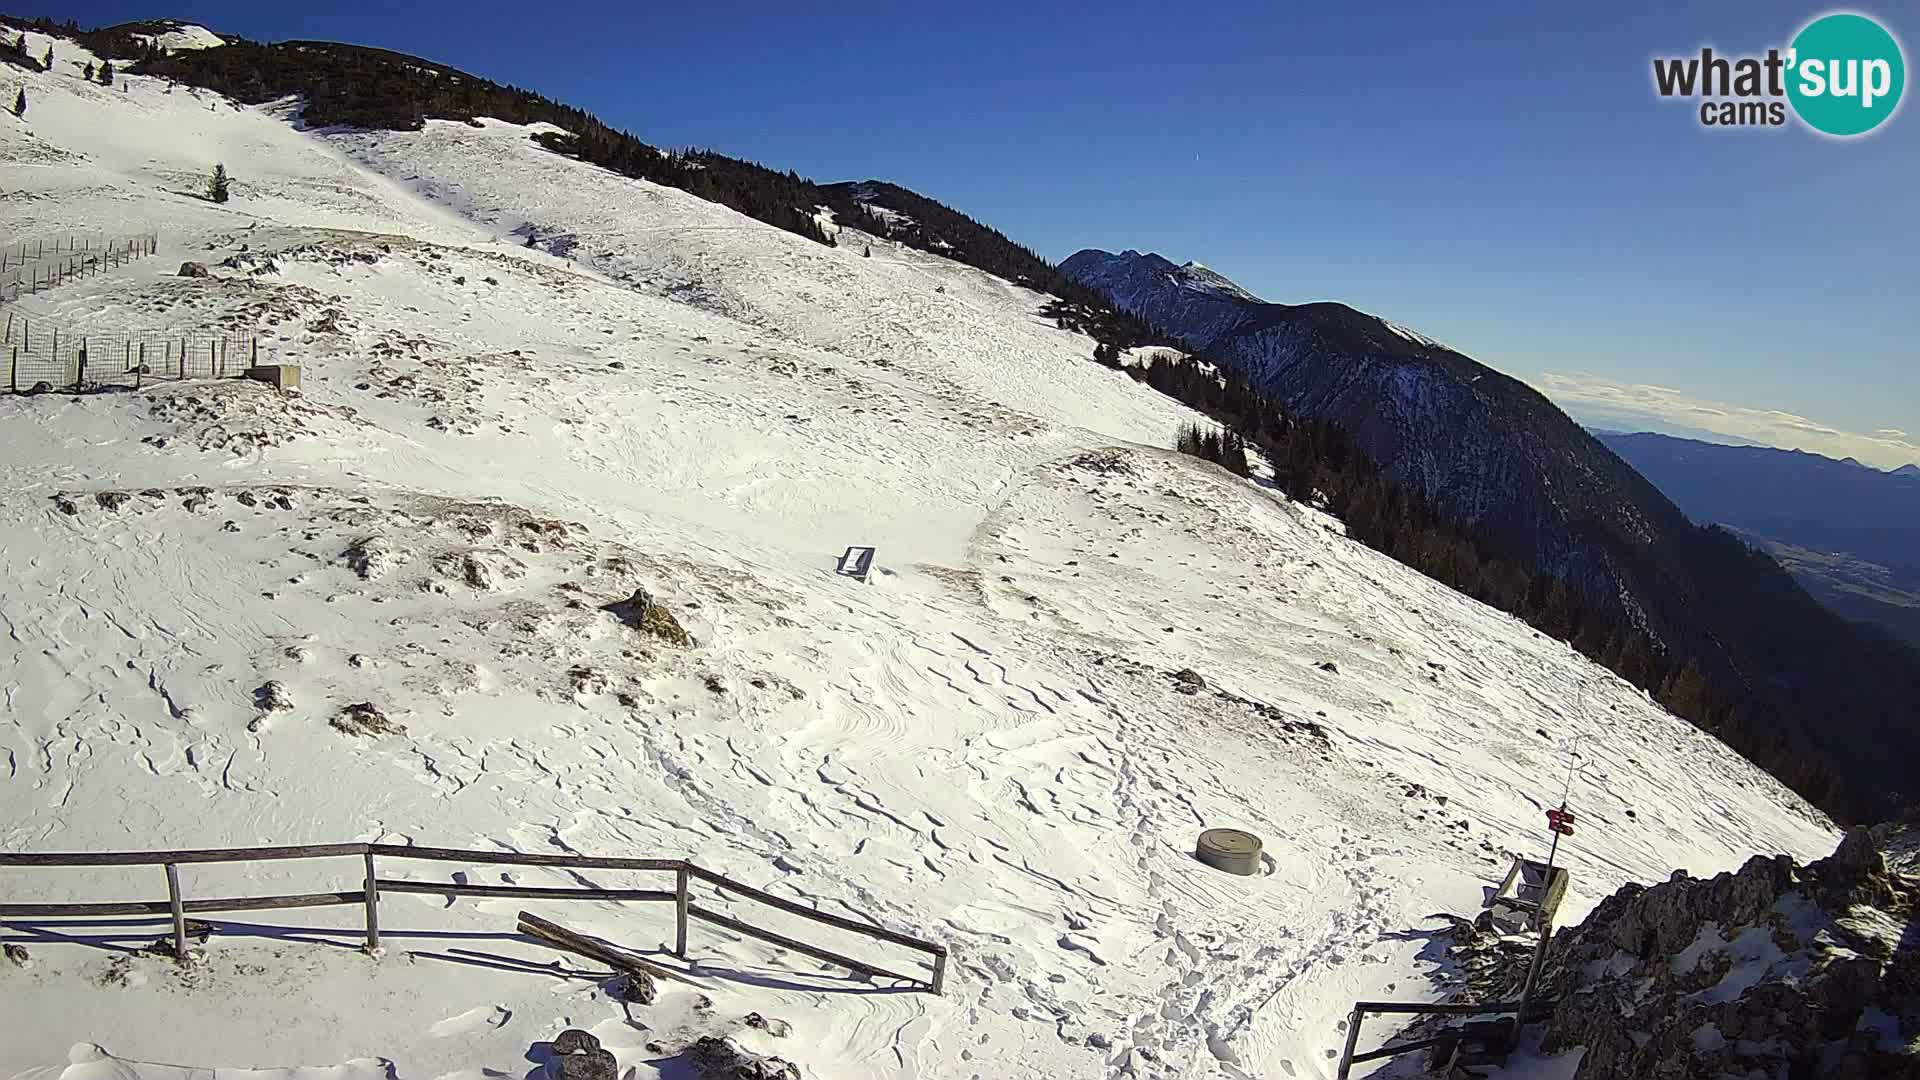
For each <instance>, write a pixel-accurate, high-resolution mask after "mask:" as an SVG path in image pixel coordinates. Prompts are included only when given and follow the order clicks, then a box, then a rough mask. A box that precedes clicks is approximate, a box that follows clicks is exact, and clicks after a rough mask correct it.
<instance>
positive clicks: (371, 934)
mask: <svg viewBox="0 0 1920 1080" xmlns="http://www.w3.org/2000/svg"><path fill="white" fill-rule="evenodd" d="M366 858H367V955H368V956H372V955H374V954H375V953H378V952H379V951H380V888H379V886H377V885H375V884H374V883H373V852H371V851H369V852H367V856H366Z"/></svg>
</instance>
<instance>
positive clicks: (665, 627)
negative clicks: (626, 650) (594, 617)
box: [604, 589, 694, 647]
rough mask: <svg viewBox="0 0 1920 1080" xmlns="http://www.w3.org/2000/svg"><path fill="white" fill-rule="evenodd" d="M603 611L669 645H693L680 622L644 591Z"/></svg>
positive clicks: (637, 591) (636, 591)
mask: <svg viewBox="0 0 1920 1080" xmlns="http://www.w3.org/2000/svg"><path fill="white" fill-rule="evenodd" d="M604 610H606V611H609V612H612V613H613V614H614V615H616V616H618V617H619V618H620V621H621V622H624V623H626V624H627V625H628V626H631V627H633V628H634V629H635V630H638V631H640V632H641V633H643V634H647V635H649V636H651V637H656V638H659V639H660V640H661V641H664V642H666V643H667V644H669V645H679V646H682V647H685V646H690V645H692V644H693V643H694V642H693V635H691V634H689V633H687V631H686V629H685V628H684V627H682V626H681V625H680V620H678V619H676V618H674V617H673V612H672V611H671V610H670V609H669V608H668V607H667V606H666V605H665V604H662V603H660V602H659V601H657V600H655V599H654V598H653V594H652V593H650V592H648V591H647V590H645V589H635V590H633V595H632V596H629V597H627V598H626V599H625V600H616V601H614V602H613V603H611V604H607V605H605V606H604Z"/></svg>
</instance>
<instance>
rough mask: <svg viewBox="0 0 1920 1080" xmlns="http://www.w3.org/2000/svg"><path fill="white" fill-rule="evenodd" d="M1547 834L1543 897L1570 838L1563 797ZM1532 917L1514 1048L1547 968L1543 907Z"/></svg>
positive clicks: (1570, 815) (1547, 929)
mask: <svg viewBox="0 0 1920 1080" xmlns="http://www.w3.org/2000/svg"><path fill="white" fill-rule="evenodd" d="M1567 788H1568V790H1569V791H1571V790H1572V788H1573V778H1572V776H1571V775H1569V776H1568V778H1567ZM1547 830H1548V831H1549V832H1551V833H1553V846H1552V847H1550V848H1548V849H1547V876H1546V879H1545V880H1544V881H1542V882H1541V885H1540V887H1541V895H1542V896H1543V897H1544V896H1545V894H1546V890H1547V889H1548V888H1549V887H1550V886H1551V885H1552V882H1553V860H1554V857H1555V856H1557V855H1559V854H1560V838H1561V837H1563V836H1572V835H1573V811H1571V810H1569V809H1567V801H1566V798H1565V796H1562V797H1561V800H1560V805H1559V806H1557V807H1555V808H1554V809H1552V810H1549V811H1547ZM1534 916H1535V918H1537V919H1538V920H1539V922H1540V941H1539V943H1538V944H1536V945H1535V946H1534V949H1533V964H1532V965H1531V966H1530V967H1528V969H1527V985H1526V988H1525V989H1524V990H1522V991H1521V992H1520V1011H1519V1012H1517V1013H1515V1014H1514V1016H1513V1046H1516V1047H1517V1046H1519V1044H1520V1025H1521V1024H1522V1023H1524V1022H1525V1021H1526V1015H1527V1005H1528V1004H1529V1003H1530V1002H1531V1001H1532V1000H1533V988H1534V984H1535V983H1537V982H1539V981H1540V969H1541V968H1542V967H1544V966H1545V964H1546V960H1547V939H1548V936H1549V935H1550V934H1551V933H1552V932H1553V927H1552V926H1551V925H1550V924H1549V923H1548V920H1547V912H1546V908H1545V907H1544V905H1543V906H1542V907H1540V908H1538V909H1536V911H1535V913H1534Z"/></svg>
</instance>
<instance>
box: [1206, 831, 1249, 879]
mask: <svg viewBox="0 0 1920 1080" xmlns="http://www.w3.org/2000/svg"><path fill="white" fill-rule="evenodd" d="M1193 854H1194V857H1195V858H1197V859H1199V860H1200V861H1201V862H1203V863H1206V864H1207V865H1208V866H1211V867H1213V868H1215V869H1217V870H1225V871H1226V872H1227V873H1229V874H1252V873H1256V872H1257V871H1258V870H1259V869H1260V838H1259V837H1257V836H1255V835H1253V834H1252V833H1250V832H1242V831H1241V830H1239V829H1208V830H1207V831H1206V832H1203V833H1201V834H1200V843H1199V845H1198V846H1196V847H1195V848H1194V851H1193Z"/></svg>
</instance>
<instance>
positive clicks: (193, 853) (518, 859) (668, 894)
mask: <svg viewBox="0 0 1920 1080" xmlns="http://www.w3.org/2000/svg"><path fill="white" fill-rule="evenodd" d="M334 858H358V859H360V860H362V863H363V865H364V868H365V876H364V877H363V878H362V880H361V885H360V887H359V888H358V889H352V890H347V891H341V892H321V893H294V894H288V895H280V896H237V897H225V898H220V899H188V898H187V897H186V896H185V895H184V894H183V893H182V891H181V888H180V867H181V866H183V865H191V864H194V863H251V862H266V861H271V860H278V859H334ZM376 858H385V859H415V860H422V861H428V862H458V863H496V864H506V865H512V866H560V867H567V868H569V869H578V870H643V871H656V872H663V873H664V872H669V871H670V872H672V874H673V875H674V887H673V888H672V889H671V890H666V889H600V888H592V887H581V888H535V887H526V886H519V885H462V884H454V883H446V884H441V883H438V882H431V881H403V880H399V879H394V878H383V877H380V876H379V874H378V872H377V870H376V867H375V865H374V860H375V859H376ZM88 866H96V867H97V866H161V867H164V868H165V869H166V875H167V898H166V899H165V900H155V901H144V900H134V901H110V902H106V903H62V904H11V903H0V918H7V917H11V918H61V917H72V916H86V915H170V916H172V918H173V947H174V955H176V956H185V955H186V954H187V921H186V917H187V916H188V915H189V914H199V913H203V912H225V911H267V910H275V909H281V908H311V907H332V906H335V905H347V904H363V905H365V908H366V948H367V951H368V952H373V951H375V950H378V949H379V948H380V894H381V893H382V892H390V893H427V894H431V895H436V896H479V897H496V898H500V899H509V898H511V899H531V900H610V901H617V902H621V903H630V902H642V903H672V904H673V906H674V949H673V954H674V955H675V956H677V957H679V958H681V959H682V960H684V959H686V957H687V928H688V923H689V920H693V919H698V920H699V921H701V922H706V923H711V924H713V925H714V926H719V927H723V928H725V929H728V930H732V931H733V932H735V933H738V934H744V935H746V936H748V937H752V938H758V939H759V940H761V941H764V942H767V943H768V944H770V945H778V946H779V947H781V948H783V949H788V950H791V951H793V952H797V953H802V954H804V955H806V956H811V957H813V958H814V959H816V960H823V961H825V962H827V963H829V964H834V965H837V966H839V967H842V968H845V969H847V970H848V971H852V972H854V973H856V974H859V975H865V976H868V977H870V978H881V979H898V980H900V981H902V982H910V983H919V984H921V986H922V987H923V988H924V989H925V990H927V991H928V992H930V993H934V994H938V993H940V992H941V990H942V988H943V986H944V984H945V981H946V970H947V947H946V946H945V945H940V944H936V943H934V942H930V941H923V940H921V939H919V938H916V937H912V936H910V935H907V934H901V933H896V932H894V931H892V930H888V929H886V928H884V927H880V926H874V925H872V924H870V923H864V922H860V921H858V920H855V919H849V918H846V917H844V916H840V915H832V914H828V913H827V912H824V911H818V910H816V909H814V908H810V907H807V906H806V905H804V904H799V903H795V902H794V901H792V900H788V899H785V898H784V897H779V896H775V895H773V894H772V893H769V892H766V891H764V890H762V889H756V888H754V887H752V886H750V885H744V884H742V883H740V882H738V881H735V880H733V879H732V878H729V877H727V876H726V875H724V874H719V873H715V872H714V871H712V870H708V869H706V868H705V867H701V866H696V865H694V864H693V863H692V862H690V861H688V860H686V859H630V858H613V857H599V856H592V855H541V854H531V853H527V852H518V851H468V850H464V849H459V848H433V847H415V846H412V845H398V844H360V843H355V844H308V845H304V846H298V847H255V848H210V849H203V850H186V851H107V852H58V853H24V852H0V868H7V867H88ZM695 879H698V880H700V881H703V882H706V883H708V884H711V885H713V886H715V887H716V888H717V889H719V890H720V891H721V892H722V893H726V894H731V895H733V896H737V897H740V898H741V899H744V900H750V901H752V902H754V903H757V904H761V905H764V906H766V907H770V908H774V909H776V910H779V911H783V912H786V913H787V914H789V915H794V916H797V917H799V918H802V919H807V920H810V921H812V922H816V923H821V924H823V925H826V926H831V927H834V928H835V929H838V930H844V931H847V932H848V933H852V934H858V935H861V936H864V937H868V938H872V939H874V940H876V941H884V942H888V943H890V944H893V945H899V946H902V947H904V948H908V949H913V950H916V951H918V952H921V953H925V954H926V955H927V956H928V957H929V961H928V963H929V966H930V971H929V973H928V974H927V975H925V976H914V975H903V974H900V973H898V972H894V971H889V970H887V969H886V968H882V967H877V966H875V965H873V964H869V963H866V962H865V961H861V960H855V959H853V958H852V957H848V956H843V955H841V954H839V953H836V952H832V951H830V950H828V949H825V948H822V947H820V946H818V945H810V944H808V943H806V942H803V941H799V940H797V939H795V938H791V937H788V936H786V935H784V934H780V933H776V932H774V931H772V930H768V929H766V928H764V927H760V926H756V925H754V924H752V923H749V922H746V921H744V920H742V919H736V918H734V917H732V916H730V915H724V914H721V913H720V912H718V911H715V910H712V909H711V908H706V907H702V906H700V905H698V904H696V903H694V902H693V895H692V885H693V881H694V880H695Z"/></svg>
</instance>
